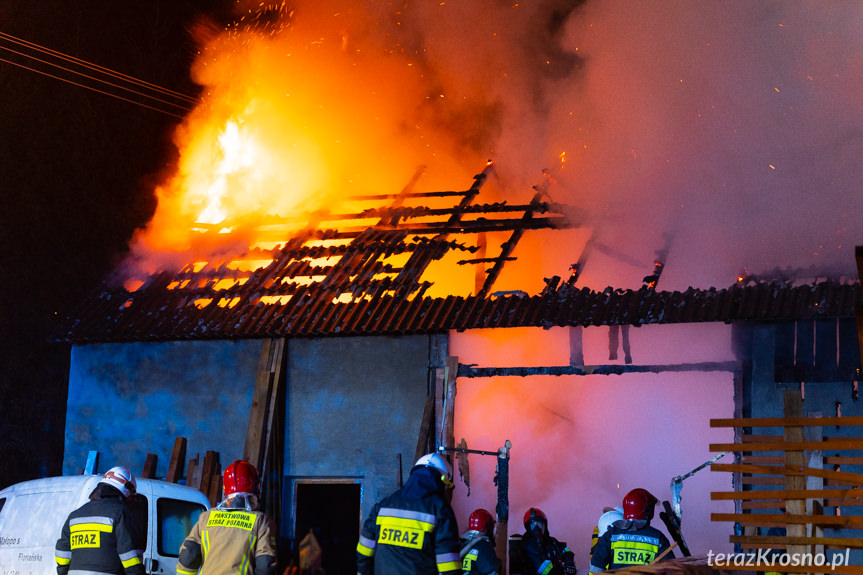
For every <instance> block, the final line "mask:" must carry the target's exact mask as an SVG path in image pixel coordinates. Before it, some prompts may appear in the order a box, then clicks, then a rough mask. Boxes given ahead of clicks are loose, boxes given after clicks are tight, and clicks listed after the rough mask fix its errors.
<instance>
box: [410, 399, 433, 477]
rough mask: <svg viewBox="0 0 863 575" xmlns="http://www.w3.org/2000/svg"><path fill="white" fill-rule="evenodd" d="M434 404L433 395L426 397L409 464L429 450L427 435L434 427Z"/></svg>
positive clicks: (428, 435)
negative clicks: (414, 449)
mask: <svg viewBox="0 0 863 575" xmlns="http://www.w3.org/2000/svg"><path fill="white" fill-rule="evenodd" d="M434 404H435V398H434V396H433V395H429V396H428V397H426V404H425V407H423V416H422V420H421V421H420V432H419V434H418V435H417V448H416V451H414V459H413V461H411V465H413V462H414V461H417V460H418V459H419V458H420V457H422V456H423V455H425V454H426V453H428V452H429V437H430V434H431V433H432V430H433V429H434Z"/></svg>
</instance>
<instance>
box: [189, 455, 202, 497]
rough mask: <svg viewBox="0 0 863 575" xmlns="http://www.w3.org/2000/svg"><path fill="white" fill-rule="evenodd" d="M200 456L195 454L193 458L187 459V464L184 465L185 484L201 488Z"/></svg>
mask: <svg viewBox="0 0 863 575" xmlns="http://www.w3.org/2000/svg"><path fill="white" fill-rule="evenodd" d="M200 461H201V456H200V455H199V454H197V453H196V454H195V457H194V459H190V460H189V465H187V466H186V485H188V486H189V487H194V488H195V489H198V490H200V489H201V464H200Z"/></svg>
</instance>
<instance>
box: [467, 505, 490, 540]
mask: <svg viewBox="0 0 863 575" xmlns="http://www.w3.org/2000/svg"><path fill="white" fill-rule="evenodd" d="M467 525H468V527H467V528H468V529H470V530H473V531H480V532H482V533H485V534H486V535H491V534H492V533H494V517H492V516H491V513H489V512H488V511H486V510H485V509H477V510H475V511H474V512H473V513H471V514H470V517H468V520H467Z"/></svg>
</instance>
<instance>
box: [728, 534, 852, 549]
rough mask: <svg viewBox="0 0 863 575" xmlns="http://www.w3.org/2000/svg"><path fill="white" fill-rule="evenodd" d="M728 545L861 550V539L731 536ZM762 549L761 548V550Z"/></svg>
mask: <svg viewBox="0 0 863 575" xmlns="http://www.w3.org/2000/svg"><path fill="white" fill-rule="evenodd" d="M729 543H746V544H749V545H763V546H765V547H766V548H770V547H772V546H774V545H786V544H789V545H831V546H834V547H843V548H844V547H850V548H852V549H863V539H860V538H856V537H786V536H783V535H731V536H730V537H729ZM763 548H764V547H762V549H763Z"/></svg>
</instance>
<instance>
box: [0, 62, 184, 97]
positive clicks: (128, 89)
mask: <svg viewBox="0 0 863 575" xmlns="http://www.w3.org/2000/svg"><path fill="white" fill-rule="evenodd" d="M0 50H6V51H7V52H12V53H13V54H18V55H19V56H24V57H25V58H30V59H31V60H35V61H37V62H41V63H43V64H47V65H48V66H53V67H55V68H59V69H61V70H64V71H66V72H70V73H72V74H75V75H78V76H82V77H84V78H87V79H89V80H93V81H95V82H99V83H101V84H106V85H108V86H112V87H114V88H118V89H120V90H124V91H126V92H131V93H133V94H137V95H138V96H143V97H144V98H150V99H152V100H156V101H157V102H162V103H163V104H167V105H169V106H174V107H176V108H180V109H181V110H184V111H186V112H188V111H189V110H190V108H188V107H186V106H184V105H182V104H177V103H175V102H171V101H168V100H163V99H162V98H157V97H155V96H151V95H149V94H145V93H144V92H140V91H138V90H133V89H131V88H127V87H125V86H120V85H119V84H114V83H113V82H108V81H107V80H102V79H99V78H96V77H95V76H90V75H89V74H84V73H81V72H76V71H75V70H72V69H70V68H64V67H63V66H60V65H58V64H54V63H52V62H48V61H47V60H42V59H40V58H36V57H35V56H30V55H28V54H24V53H23V52H18V51H17V50H12V49H11V48H6V47H5V46H0ZM23 67H25V66H22V68H23ZM28 69H32V68H28ZM71 83H73V84H74V82H71ZM77 85H79V86H81V85H83V84H77Z"/></svg>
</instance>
